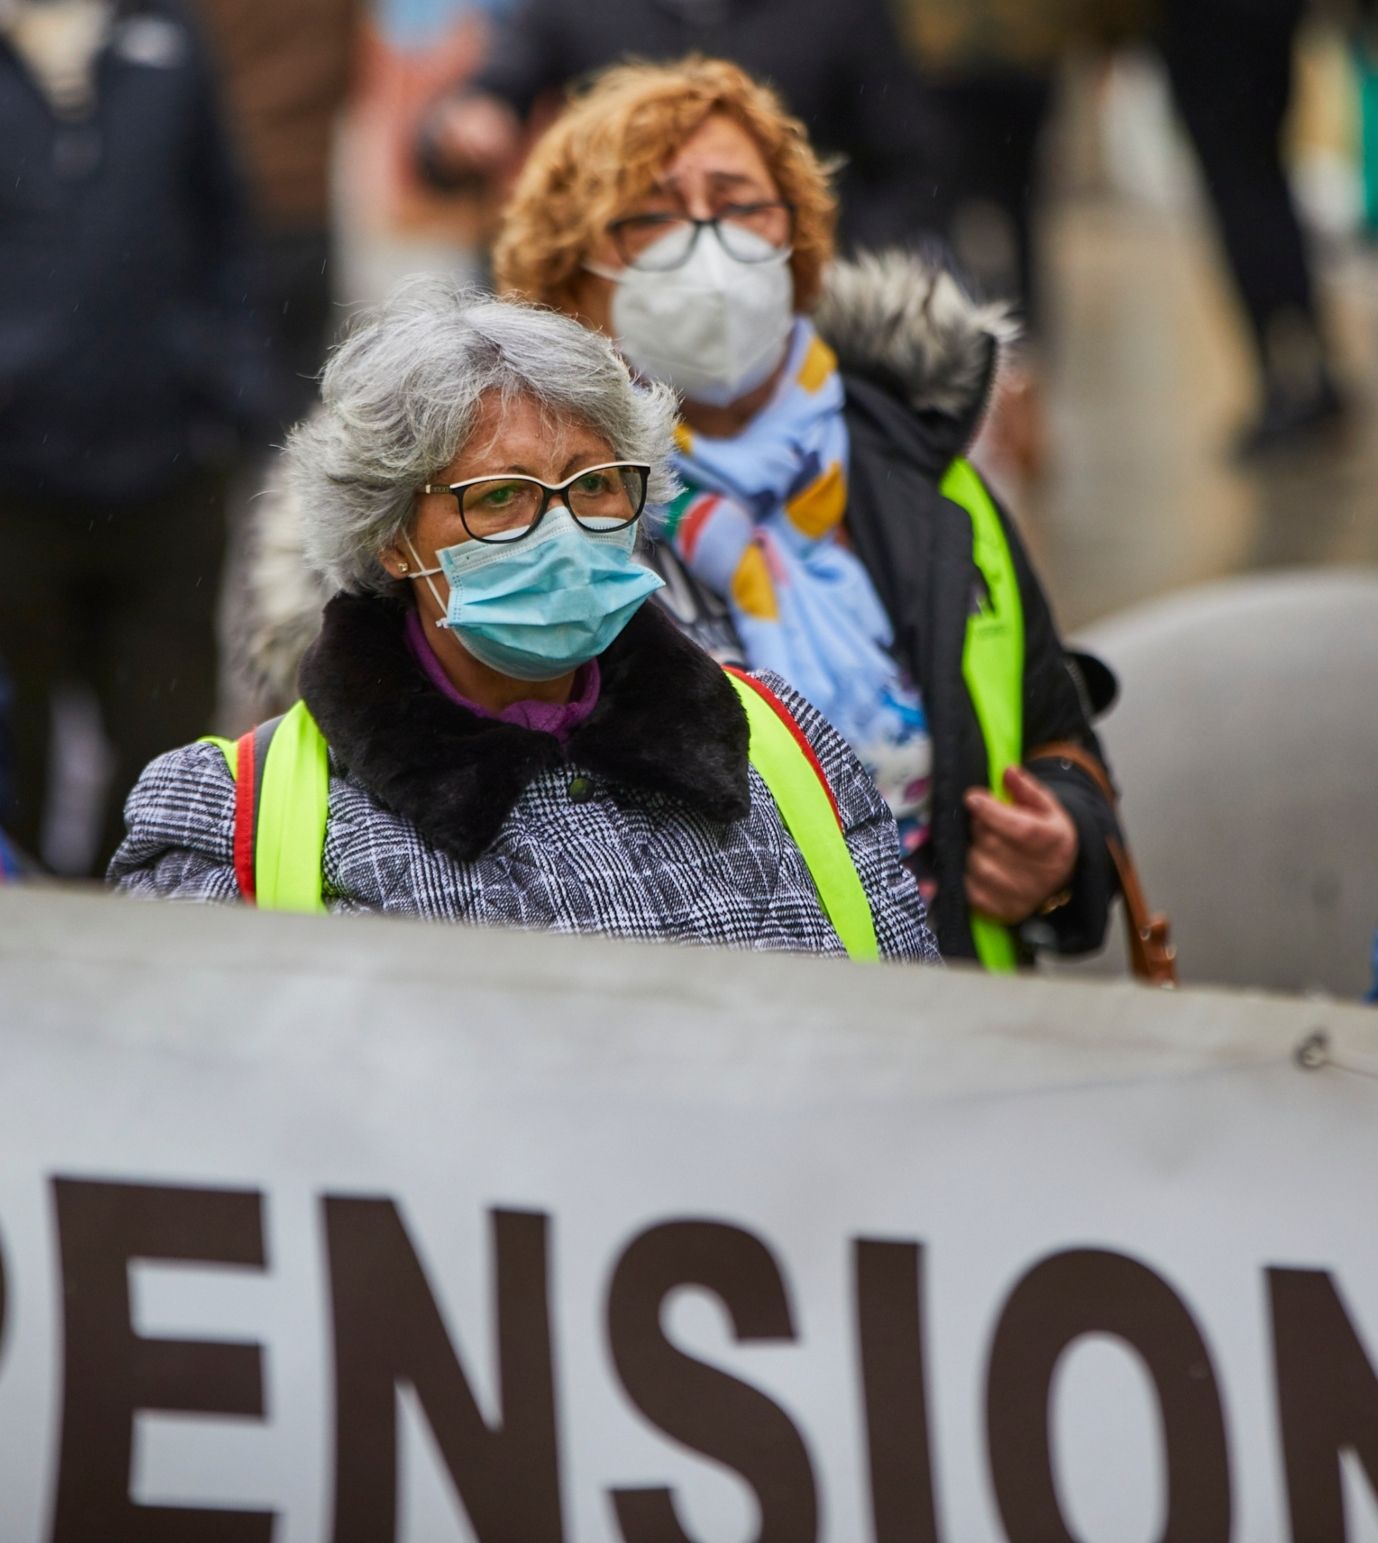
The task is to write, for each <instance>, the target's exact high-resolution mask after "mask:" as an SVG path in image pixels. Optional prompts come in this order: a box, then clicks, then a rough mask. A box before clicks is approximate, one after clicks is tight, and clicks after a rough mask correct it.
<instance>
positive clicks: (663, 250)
mask: <svg viewBox="0 0 1378 1543" xmlns="http://www.w3.org/2000/svg"><path fill="white" fill-rule="evenodd" d="M706 227H708V228H711V229H712V231H713V234H714V235H715V236H716V237H717V238H718V240H719V241H720V242H721V243H722V248H723V251H725V252H726V253H727V255H728V256H729V257H732V258H735V259H736V260H737V261H738V262H741V263H761V262H769V261H770V260H771V259H772V258H774V257H778V256H779V254H780V253H781V252H782V251H783V250H784V249H785V248H786V247H788V246H791V245H793V242H794V205H793V204H788V203H786V202H785V201H784V199H781V198H777V199H770V200H764V201H760V202H756V203H741V204H728V205H726V207H724V208H722V209H719V210H718V212H717V213H716V214H715V215H714V216H713V217H712V218H711V219H708V220H696V219H693V218H691V217H690V216H689V215H687V214H669V213H665V214H629V215H627V216H626V217H625V218H624V219H620V220H614V221H613V222H612V224H611V225H609V226H608V234H609V235H610V236H611V237H612V240H613V245H614V246H615V247H616V248H617V255H618V256H619V257H620V258H621V259H622V261H623V262H624V263H625V264H626V265H627V267H629V268H638V269H640V270H641V272H643V273H668V272H670V271H671V270H673V269H675V268H682V267H683V266H684V264H685V263H687V262H688V261H689V258H690V255H691V254H692V252H693V250H694V248H695V246H696V245H697V244H698V240H699V237H700V236H701V235H702V234H703V231H704V229H705V228H706ZM762 243H766V244H767V245H768V246H769V250H768V251H767V250H763V247H762Z"/></svg>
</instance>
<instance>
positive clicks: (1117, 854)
mask: <svg viewBox="0 0 1378 1543" xmlns="http://www.w3.org/2000/svg"><path fill="white" fill-rule="evenodd" d="M1045 758H1047V759H1056V760H1060V761H1070V762H1071V763H1072V765H1073V766H1075V767H1076V768H1077V769H1078V770H1079V771H1083V772H1085V773H1086V775H1087V776H1088V777H1089V778H1090V779H1091V781H1092V782H1094V783H1095V785H1096V786H1097V787H1098V788H1099V789H1100V791H1101V795H1102V796H1103V797H1104V799H1105V801H1106V802H1107V803H1108V804H1109V805H1110V806H1111V807H1112V808H1116V807H1118V805H1119V798H1118V796H1117V795H1116V793H1115V788H1114V784H1113V783H1112V782H1111V781H1110V774H1109V773H1108V772H1107V771H1106V769H1105V766H1104V764H1103V763H1102V762H1101V760H1100V757H1099V756H1097V755H1096V754H1095V753H1094V752H1092V751H1090V750H1088V749H1087V748H1086V746H1085V745H1079V744H1077V743H1076V741H1075V740H1070V739H1059V740H1056V741H1054V742H1053V743H1052V744H1047V745H1039V746H1038V747H1037V748H1036V749H1034V750H1031V751H1029V753H1028V755H1027V756H1026V757H1025V760H1026V762H1027V761H1038V760H1043V759H1045ZM1105 846H1106V850H1107V851H1108V852H1109V853H1110V860H1111V862H1113V863H1114V865H1115V871H1116V873H1118V874H1119V877H1120V893H1121V894H1122V895H1123V896H1124V924H1125V936H1126V937H1127V939H1128V941H1129V964H1130V968H1131V969H1132V970H1133V972H1134V974H1135V975H1136V976H1137V977H1138V978H1139V979H1140V980H1145V981H1148V982H1149V984H1150V985H1154V986H1175V985H1176V984H1177V950H1176V948H1174V947H1173V944H1172V928H1171V925H1170V923H1169V922H1168V919H1167V917H1166V916H1165V915H1163V913H1162V912H1161V911H1156V912H1155V911H1150V910H1149V908H1148V899H1147V897H1146V896H1145V895H1144V887H1143V884H1142V882H1141V881H1140V879H1139V870H1138V867H1137V865H1136V864H1135V862H1134V858H1133V856H1132V854H1131V853H1130V851H1129V848H1128V847H1127V846H1125V845H1124V843H1123V842H1120V841H1116V840H1115V839H1114V837H1113V836H1112V837H1109V838H1107V840H1106V843H1105Z"/></svg>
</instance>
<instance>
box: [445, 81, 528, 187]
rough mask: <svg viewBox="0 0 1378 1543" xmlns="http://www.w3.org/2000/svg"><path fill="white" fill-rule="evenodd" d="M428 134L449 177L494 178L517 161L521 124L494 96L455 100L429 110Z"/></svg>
mask: <svg viewBox="0 0 1378 1543" xmlns="http://www.w3.org/2000/svg"><path fill="white" fill-rule="evenodd" d="M430 132H431V136H432V140H433V143H434V146H435V151H436V156H437V158H438V159H439V161H440V162H441V164H442V165H443V166H444V168H445V170H446V171H448V172H449V173H450V174H451V175H452V176H471V177H482V178H489V177H497V176H500V175H502V174H503V173H504V172H506V171H508V170H509V169H510V168H511V167H512V166H513V164H514V163H515V161H516V159H517V152H518V150H519V148H520V145H521V123H520V121H519V120H518V118H517V115H516V113H514V112H513V111H512V109H511V108H510V107H509V106H508V105H507V104H506V102H502V101H499V99H498V98H497V97H494V96H481V95H476V96H466V97H458V98H456V99H455V100H453V101H450V102H442V103H440V104H439V105H438V106H437V107H436V108H434V109H433V111H432V113H431V117H430Z"/></svg>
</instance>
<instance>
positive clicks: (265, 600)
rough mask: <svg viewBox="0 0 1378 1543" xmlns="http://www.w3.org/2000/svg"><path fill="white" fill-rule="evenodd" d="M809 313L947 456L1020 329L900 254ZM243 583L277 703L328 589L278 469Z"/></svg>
mask: <svg viewBox="0 0 1378 1543" xmlns="http://www.w3.org/2000/svg"><path fill="white" fill-rule="evenodd" d="M814 321H815V324H816V325H817V327H818V330H819V334H820V335H821V336H822V337H823V339H824V340H825V341H826V342H827V343H828V344H829V346H830V347H831V348H832V349H833V351H834V353H836V355H837V358H838V364H839V366H840V368H841V370H842V372H843V374H844V375H849V376H852V377H855V378H860V379H864V380H868V381H871V382H873V383H875V384H876V385H878V386H880V387H882V388H883V389H884V390H886V391H888V392H890V393H891V394H893V395H895V396H898V397H899V398H901V399H902V400H903V401H904V402H905V403H906V404H907V405H908V406H909V407H910V408H911V409H912V410H913V411H914V412H915V413H917V414H918V415H919V416H920V417H921V418H922V419H923V420H924V423H925V427H926V429H927V430H928V432H929V434H930V436H931V437H932V438H933V439H934V441H935V446H936V449H937V454H936V456H935V460H937V461H942V462H944V463H945V462H946V461H947V460H949V459H951V457H952V456H954V455H959V454H961V452H962V451H963V450H964V449H966V448H967V446H968V445H969V444H970V442H971V440H972V439H973V438H974V437H975V435H976V431H977V429H978V428H979V426H980V422H981V418H982V416H983V415H984V413H985V410H986V406H987V404H988V402H989V399H990V395H991V392H992V390H993V388H994V383H995V377H996V371H997V368H998V364H999V359H1000V353H1001V350H1002V348H1003V347H1004V346H1005V345H1007V344H1009V343H1010V342H1012V341H1013V340H1014V339H1015V337H1016V336H1017V335H1018V328H1017V326H1016V325H1015V323H1014V321H1013V320H1012V318H1011V316H1010V313H1009V310H1008V308H1007V307H1005V306H1003V305H990V304H985V305H983V304H980V303H978V302H976V301H974V300H972V299H971V298H970V297H969V296H968V295H967V294H966V292H965V291H964V290H963V289H962V287H961V285H960V284H959V283H958V281H957V280H956V279H955V278H954V277H953V275H952V273H951V272H950V271H949V270H948V269H947V268H946V267H944V266H943V265H942V263H940V262H937V261H935V260H933V259H931V258H928V257H925V256H922V255H919V254H917V253H914V252H904V251H894V252H882V253H875V254H871V255H866V256H862V257H860V258H857V259H856V260H854V261H848V262H839V263H837V264H835V265H834V266H833V268H832V269H831V271H830V273H829V276H828V281H827V284H826V286H825V290H824V294H823V298H822V300H821V302H820V304H819V307H818V310H817V312H816V313H815V316H814ZM247 591H248V593H247V596H246V598H245V604H244V606H243V608H242V610H241V611H240V612H239V620H238V624H237V625H236V627H235V628H234V629H233V639H232V650H233V660H234V664H235V668H236V672H237V673H238V674H239V675H240V676H241V678H242V679H243V680H244V681H245V683H246V684H247V685H248V686H249V687H250V688H251V689H252V691H253V692H254V694H255V696H256V697H257V698H258V700H259V701H260V702H261V703H262V704H263V706H264V709H265V710H268V709H271V710H273V711H278V710H280V709H281V708H284V707H286V706H287V705H289V704H290V703H291V702H293V701H294V700H295V699H296V695H297V667H298V664H299V663H300V661H301V657H302V655H303V653H304V652H305V651H306V648H307V646H308V644H309V643H310V642H311V640H312V638H314V637H315V635H316V633H317V631H318V629H319V626H320V616H321V610H322V607H323V606H324V605H325V603H326V601H327V600H329V598H330V592H329V590H328V588H327V587H326V585H325V584H324V583H323V581H322V580H321V579H320V578H319V576H318V575H316V574H314V573H313V572H312V571H311V570H310V568H308V566H307V564H306V560H305V558H304V556H303V553H302V536H301V510H300V508H299V507H298V505H297V503H296V500H295V498H294V496H293V495H292V492H291V490H290V489H289V488H288V486H287V483H286V479H285V478H284V477H283V476H282V475H281V472H280V471H279V470H275V471H274V472H273V474H272V475H271V476H270V477H269V480H268V484H267V486H266V487H265V489H264V491H263V493H262V495H261V496H260V497H259V499H258V500H257V501H256V503H255V505H254V519H253V527H252V535H251V540H250V552H249V559H248V580H247Z"/></svg>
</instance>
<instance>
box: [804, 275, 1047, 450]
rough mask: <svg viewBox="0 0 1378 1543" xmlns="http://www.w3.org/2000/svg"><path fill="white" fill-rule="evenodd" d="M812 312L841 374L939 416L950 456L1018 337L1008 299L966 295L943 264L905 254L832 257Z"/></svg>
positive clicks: (976, 422) (974, 425) (977, 417)
mask: <svg viewBox="0 0 1378 1543" xmlns="http://www.w3.org/2000/svg"><path fill="white" fill-rule="evenodd" d="M813 319H814V324H815V325H816V326H817V328H818V331H819V335H820V336H821V337H822V338H823V340H824V342H826V343H827V344H828V346H829V347H830V348H831V349H832V350H833V352H834V353H835V354H836V355H837V362H838V366H839V367H840V369H841V370H842V373H843V374H844V375H854V376H860V377H861V378H863V379H866V380H870V381H873V382H874V383H875V384H877V385H879V386H882V387H884V388H885V389H886V390H887V391H890V392H893V393H894V394H895V395H897V396H899V397H900V398H902V399H903V400H904V401H905V403H906V404H907V405H908V406H909V407H910V408H912V409H913V411H914V412H916V413H918V414H919V415H920V416H921V417H924V418H926V419H930V420H933V419H946V420H948V426H947V427H946V428H945V430H944V433H945V436H946V435H947V434H950V435H951V436H952V437H953V440H954V444H953V450H952V453H953V454H954V455H956V454H960V453H961V451H962V450H964V449H966V448H967V446H968V445H969V444H970V442H971V440H972V439H974V438H975V435H976V431H977V429H978V428H979V427H980V422H981V418H982V417H983V415H984V413H985V410H986V407H987V405H988V403H989V401H990V396H991V392H992V390H993V388H994V385H995V378H996V373H997V370H998V368H999V364H1000V356H1001V351H1002V349H1003V348H1004V347H1005V346H1006V345H1008V344H1010V343H1012V342H1014V340H1015V339H1016V338H1017V337H1018V335H1019V328H1018V325H1017V324H1016V323H1015V321H1014V319H1013V317H1012V316H1011V314H1010V310H1009V307H1008V306H1006V305H1003V304H981V303H979V302H978V301H975V300H973V299H972V298H971V297H970V296H969V295H968V294H967V293H966V291H965V290H964V289H963V288H962V286H961V284H960V283H959V281H958V280H957V279H956V278H955V277H954V275H953V274H952V272H951V270H950V269H949V268H947V267H946V266H945V265H944V264H943V263H941V262H939V261H936V260H934V259H933V258H931V257H926V256H923V255H921V254H919V253H916V252H907V251H890V252H874V253H867V254H864V255H862V256H861V257H858V258H856V259H855V260H852V261H848V262H839V263H836V264H834V265H833V267H832V269H831V270H830V271H829V274H828V277H827V282H826V284H825V286H824V290H823V298H822V300H821V301H820V302H819V305H818V309H817V311H816V312H815V313H814V318H813Z"/></svg>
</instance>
